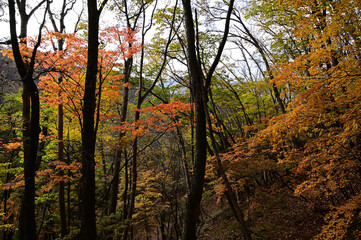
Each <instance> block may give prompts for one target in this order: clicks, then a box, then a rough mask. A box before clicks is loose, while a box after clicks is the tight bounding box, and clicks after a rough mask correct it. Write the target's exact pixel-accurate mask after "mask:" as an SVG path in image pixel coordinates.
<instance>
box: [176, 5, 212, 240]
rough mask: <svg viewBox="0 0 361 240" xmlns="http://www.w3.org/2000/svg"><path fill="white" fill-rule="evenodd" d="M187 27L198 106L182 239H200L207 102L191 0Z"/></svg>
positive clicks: (205, 153) (188, 49) (187, 8)
mask: <svg viewBox="0 0 361 240" xmlns="http://www.w3.org/2000/svg"><path fill="white" fill-rule="evenodd" d="M182 2H183V11H184V21H185V22H184V27H185V30H186V39H187V62H188V71H189V76H190V81H191V91H192V97H193V99H194V103H195V163H194V170H193V175H192V180H191V188H190V192H189V194H188V198H187V203H186V210H185V216H184V227H183V239H184V240H193V239H197V236H196V232H197V231H196V230H197V223H198V218H199V214H200V203H201V200H202V193H203V183H204V175H205V167H206V159H207V150H206V149H207V139H206V133H207V132H206V116H205V109H204V106H205V101H204V99H203V92H204V86H203V77H202V72H201V69H200V66H199V65H198V60H197V57H196V49H195V41H194V39H195V32H194V26H193V17H192V8H191V2H190V0H183V1H182Z"/></svg>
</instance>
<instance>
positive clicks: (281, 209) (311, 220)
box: [200, 185, 323, 240]
mask: <svg viewBox="0 0 361 240" xmlns="http://www.w3.org/2000/svg"><path fill="white" fill-rule="evenodd" d="M249 202H250V204H248V203H246V204H245V205H248V206H244V207H245V213H246V218H247V220H248V222H249V226H250V229H251V231H252V233H253V236H254V239H272V240H273V239H293V240H295V239H305V240H306V239H312V238H313V236H315V235H317V234H318V233H319V232H320V231H321V227H322V225H323V216H322V215H321V214H320V213H317V212H315V211H314V210H313V209H312V208H311V207H310V206H309V205H308V204H307V202H306V201H305V200H303V199H302V198H299V197H295V196H294V195H293V193H292V192H291V191H290V190H289V189H285V188H280V187H279V186H276V185H274V186H273V187H271V188H269V187H259V188H258V189H257V191H256V192H255V194H254V195H253V196H252V197H251V199H250V201H249ZM203 210H204V213H203V221H204V222H203V224H204V225H203V228H202V233H201V238H200V239H202V240H206V239H214V240H216V239H219V240H221V239H224V240H226V239H227V240H228V239H242V236H241V232H240V227H239V225H238V223H237V221H236V220H235V218H234V217H233V214H232V212H231V210H230V209H229V207H228V203H227V200H226V199H225V198H224V199H222V201H221V203H219V204H217V203H216V200H215V199H210V198H209V199H207V200H206V201H205V204H203Z"/></svg>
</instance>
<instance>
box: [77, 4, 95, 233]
mask: <svg viewBox="0 0 361 240" xmlns="http://www.w3.org/2000/svg"><path fill="white" fill-rule="evenodd" d="M99 15H100V13H99V11H98V8H97V1H96V0H88V26H89V27H88V62H87V71H86V77H85V91H84V98H83V101H84V103H83V124H82V132H81V137H82V159H81V161H82V169H81V173H82V179H81V185H82V195H81V196H82V199H81V200H82V211H81V228H80V238H81V239H82V240H95V239H96V219H95V160H94V154H95V141H96V131H95V121H94V114H95V107H96V96H95V91H96V82H97V73H98V34H99V29H98V28H99Z"/></svg>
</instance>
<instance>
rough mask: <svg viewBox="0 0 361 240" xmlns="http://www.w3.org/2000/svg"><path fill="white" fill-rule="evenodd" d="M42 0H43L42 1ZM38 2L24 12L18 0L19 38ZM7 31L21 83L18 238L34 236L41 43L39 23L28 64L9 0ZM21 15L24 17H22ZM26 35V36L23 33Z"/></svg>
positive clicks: (12, 2)
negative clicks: (36, 70)
mask: <svg viewBox="0 0 361 240" xmlns="http://www.w3.org/2000/svg"><path fill="white" fill-rule="evenodd" d="M44 2H45V1H42V2H41V4H42V3H44ZM41 4H40V3H39V4H38V5H37V7H35V8H34V9H33V10H32V11H31V12H30V13H29V14H26V11H25V10H26V9H25V8H26V1H19V2H18V7H19V11H20V16H22V17H21V27H20V29H21V34H20V37H26V34H27V32H26V29H27V23H28V20H29V18H30V16H31V15H32V13H33V12H34V11H35V10H36V9H37V8H38V7H39V6H40V5H41ZM9 16H10V34H11V44H12V50H13V55H14V60H15V63H16V66H17V69H18V72H19V75H20V77H21V79H22V83H23V95H22V97H23V144H24V146H23V150H24V180H25V187H24V195H23V198H22V202H21V206H20V214H19V239H21V240H22V239H25V240H28V239H31V240H33V239H37V233H36V221H35V172H36V170H37V154H38V145H39V133H40V126H39V121H40V103H39V92H38V88H37V86H36V84H35V83H34V80H33V71H34V64H35V56H36V51H37V48H38V47H39V45H40V40H41V29H42V27H43V25H44V22H45V16H44V20H43V22H42V24H41V26H40V30H39V37H38V43H37V44H36V45H35V46H34V50H33V52H32V56H31V59H30V63H29V64H25V63H24V61H23V59H22V56H21V53H20V48H19V45H18V38H17V34H16V22H15V2H14V0H9ZM24 16H26V17H25V18H24ZM24 34H25V35H24Z"/></svg>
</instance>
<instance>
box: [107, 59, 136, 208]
mask: <svg viewBox="0 0 361 240" xmlns="http://www.w3.org/2000/svg"><path fill="white" fill-rule="evenodd" d="M132 62H133V58H129V59H127V60H125V64H124V81H123V82H124V84H126V83H128V82H129V77H130V71H131V68H132ZM128 98H129V88H128V87H123V102H122V110H121V117H120V124H121V125H122V124H124V122H125V120H126V118H127V111H128ZM123 136H124V133H123V132H120V133H119V142H120V141H121V140H122V138H123ZM122 152H123V151H122V149H121V147H119V148H118V149H117V150H116V153H115V163H114V173H113V183H112V191H111V202H110V209H109V214H114V213H115V211H116V207H117V201H118V188H119V171H120V161H121V156H122ZM124 159H126V156H125V155H124ZM125 161H127V160H125Z"/></svg>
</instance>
